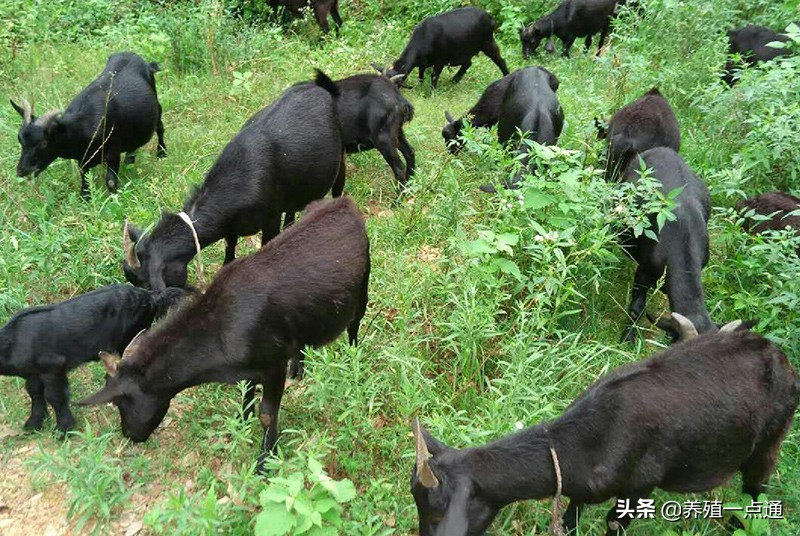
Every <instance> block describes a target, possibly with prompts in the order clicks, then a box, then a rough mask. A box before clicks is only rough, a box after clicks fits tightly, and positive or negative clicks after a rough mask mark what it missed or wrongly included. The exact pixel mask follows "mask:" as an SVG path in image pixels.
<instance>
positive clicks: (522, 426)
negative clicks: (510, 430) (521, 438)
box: [514, 421, 525, 430]
mask: <svg viewBox="0 0 800 536" xmlns="http://www.w3.org/2000/svg"><path fill="white" fill-rule="evenodd" d="M514 428H516V429H517V430H522V429H523V428H525V424H524V423H523V422H522V421H517V422H516V424H515V425H514Z"/></svg>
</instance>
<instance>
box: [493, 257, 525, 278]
mask: <svg viewBox="0 0 800 536" xmlns="http://www.w3.org/2000/svg"><path fill="white" fill-rule="evenodd" d="M492 263H494V264H496V265H497V267H498V268H500V271H501V272H503V273H505V274H511V275H513V276H514V277H516V278H517V279H519V280H520V281H522V279H523V278H522V272H520V271H519V266H517V264H516V263H515V262H514V261H510V260H508V259H502V258H500V259H493V260H492Z"/></svg>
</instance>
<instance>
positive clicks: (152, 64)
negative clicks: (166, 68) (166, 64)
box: [148, 61, 161, 73]
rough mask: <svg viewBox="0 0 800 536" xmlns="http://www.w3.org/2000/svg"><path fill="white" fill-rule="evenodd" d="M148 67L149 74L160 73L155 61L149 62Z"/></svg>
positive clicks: (159, 67)
mask: <svg viewBox="0 0 800 536" xmlns="http://www.w3.org/2000/svg"><path fill="white" fill-rule="evenodd" d="M148 67H150V72H151V73H157V72H159V71H161V66H160V65H159V64H158V62H156V61H152V62H150V63H149V64H148Z"/></svg>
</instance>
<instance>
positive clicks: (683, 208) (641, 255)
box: [622, 147, 717, 342]
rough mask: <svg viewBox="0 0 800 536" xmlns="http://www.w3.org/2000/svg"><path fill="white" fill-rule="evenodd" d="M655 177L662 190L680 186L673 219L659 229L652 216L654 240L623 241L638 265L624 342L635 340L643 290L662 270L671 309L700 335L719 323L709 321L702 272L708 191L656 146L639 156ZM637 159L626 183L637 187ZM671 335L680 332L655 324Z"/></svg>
mask: <svg viewBox="0 0 800 536" xmlns="http://www.w3.org/2000/svg"><path fill="white" fill-rule="evenodd" d="M640 158H641V159H642V160H643V161H644V165H645V166H647V168H649V169H652V170H653V175H652V176H653V178H654V179H656V180H658V181H659V182H660V183H661V184H662V191H663V193H664V194H665V195H666V194H668V193H669V192H671V191H673V190H676V189H679V188H682V189H683V190H682V191H681V193H680V195H678V197H677V199H676V201H677V206H675V208H674V209H673V214H674V215H675V218H676V219H675V221H667V222H665V223H664V226H663V227H662V228H661V230H660V231H658V228H657V226H656V222H655V217H653V218H651V220H652V221H651V222H650V224H651V226H652V227H651V228H652V229H653V230H654V232H656V234H657V235H658V241H654V240H652V239H650V238H648V237H647V236H645V235H644V234H642V235H641V236H639V237H638V238H635V237H634V236H633V234H632V233H631V234H630V235H629V236H628V237H627V238H625V239H624V244H623V245H624V247H625V249H626V250H627V252H628V253H629V254H630V256H631V257H632V258H633V259H634V260H635V261H636V263H637V264H638V267H637V268H636V274H635V276H634V281H633V290H632V292H631V303H630V306H629V307H628V317H629V318H630V322H631V324H630V325H629V326H628V327H627V328H626V329H625V330H624V332H623V334H622V339H623V340H626V341H629V342H633V341H635V340H636V322H637V321H638V320H639V318H640V317H641V316H642V313H643V312H644V309H645V305H646V304H647V291H648V290H649V289H651V288H655V287H656V285H657V284H658V281H659V279H661V276H663V275H664V272H665V271H666V285H665V286H666V289H664V291H665V292H666V294H667V297H668V298H669V305H670V309H671V310H672V311H675V312H677V313H680V314H681V315H683V316H684V317H687V318H688V319H689V320H690V321H691V322H692V324H693V325H694V326H695V327H696V329H697V331H698V332H699V333H706V332H713V331H716V330H717V325H716V324H714V322H712V321H711V317H709V315H708V310H707V309H706V303H705V291H704V289H703V268H704V267H705V265H706V263H708V218H709V215H710V212H711V198H710V196H709V194H708V188H707V187H706V185H705V184H704V183H703V181H702V180H701V179H700V178H699V177H698V176H697V175H695V174H694V173H693V172H692V170H691V169H689V166H687V165H686V162H684V160H683V158H681V157H680V155H679V154H678V153H676V152H675V151H674V150H672V149H670V148H668V147H656V148H654V149H649V150H647V151H645V152H644V153H642V154H641V156H640ZM640 169H641V164H640V162H639V159H638V158H637V159H634V160H632V161H631V162H630V164H629V165H628V167H627V169H626V170H625V174H624V179H623V180H624V181H625V182H628V183H636V182H638V181H639V179H640V177H641V176H640ZM659 327H662V328H664V329H667V330H668V331H670V332H671V334H672V336H673V338H674V339H677V338H679V334H678V333H677V332H676V331H675V330H674V329H669V327H670V326H669V324H668V323H666V322H664V323H661V324H660V325H659Z"/></svg>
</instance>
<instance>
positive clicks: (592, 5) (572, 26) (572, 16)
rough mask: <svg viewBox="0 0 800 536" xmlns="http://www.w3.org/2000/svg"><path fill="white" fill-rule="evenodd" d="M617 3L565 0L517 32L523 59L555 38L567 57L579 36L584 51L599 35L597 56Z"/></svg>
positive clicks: (593, 0) (604, 0)
mask: <svg viewBox="0 0 800 536" xmlns="http://www.w3.org/2000/svg"><path fill="white" fill-rule="evenodd" d="M616 7H617V0H564V1H563V2H562V3H561V4H560V5H559V6H558V7H557V8H556V9H555V11H553V12H552V13H550V14H549V15H545V16H544V17H542V18H541V19H539V20H537V21H536V22H534V23H533V24H531V25H530V26H528V27H525V28H523V29H522V30H521V31H520V41H521V42H522V57H523V58H525V59H526V60H527V59H528V58H529V57H530V55H531V54H533V53H534V52H536V49H537V48H538V47H539V43H541V42H542V39H544V38H548V49H549V48H550V47H552V43H551V42H550V41H549V39H551V38H552V36H554V35H555V36H556V37H558V38H559V39H561V41H562V42H563V43H564V52H563V55H564V57H565V58H568V57H569V49H570V48H571V47H572V43H574V42H575V39H576V38H578V37H586V50H587V51H588V50H589V47H590V46H591V45H592V36H593V35H594V34H596V33H598V32H599V33H600V43H599V44H598V45H597V55H598V56H599V55H600V49H602V48H603V44H604V43H605V40H606V37H607V36H608V31H609V27H610V25H611V19H612V17H613V15H614V11H615V9H616Z"/></svg>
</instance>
